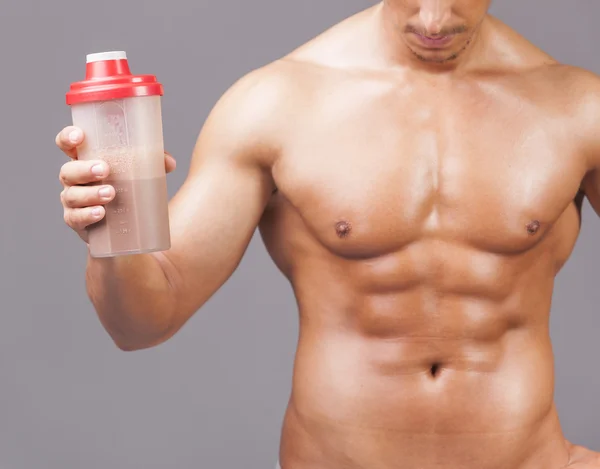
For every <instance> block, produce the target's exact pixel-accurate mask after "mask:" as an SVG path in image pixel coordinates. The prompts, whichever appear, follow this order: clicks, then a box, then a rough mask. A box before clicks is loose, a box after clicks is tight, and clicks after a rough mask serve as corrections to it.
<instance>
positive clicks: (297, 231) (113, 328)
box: [57, 0, 600, 469]
mask: <svg viewBox="0 0 600 469" xmlns="http://www.w3.org/2000/svg"><path fill="white" fill-rule="evenodd" d="M489 3H490V0H386V1H384V2H382V3H379V4H377V5H375V6H373V7H371V8H369V9H367V10H365V11H363V12H361V13H359V14H357V15H355V16H353V17H351V18H348V19H346V20H344V21H343V22H341V23H340V24H338V25H336V26H335V27H333V28H331V29H329V30H328V31H326V32H325V33H323V34H322V35H320V36H319V37H317V38H315V39H313V40H311V41H310V42H308V43H307V44H305V45H303V46H302V47H300V48H298V49H297V50H295V51H293V52H292V53H290V54H289V55H287V56H285V57H283V58H281V59H280V60H277V61H275V62H273V63H270V64H268V65H266V66H264V67H261V68H259V69H256V70H254V71H252V72H250V73H249V74H248V75H247V76H245V77H243V78H242V79H240V80H239V81H238V82H237V83H236V84H235V85H234V86H232V88H231V89H230V90H228V92H227V93H226V94H225V95H224V96H223V97H222V98H221V99H220V100H219V102H218V104H217V105H216V106H215V108H214V109H213V111H212V112H211V113H210V116H209V117H208V119H207V121H206V123H205V124H204V126H203V129H202V131H201V132H200V136H199V139H198V142H197V145H196V148H195V151H194V155H193V158H192V163H191V168H190V172H189V175H188V177H187V179H186V181H185V183H184V184H183V186H182V187H181V189H180V190H179V192H178V193H177V195H176V196H175V197H174V198H173V199H172V201H171V204H170V212H171V217H172V218H171V226H172V245H173V247H172V249H171V250H170V251H167V252H164V253H158V254H145V255H137V256H129V257H119V258H113V259H93V258H89V262H88V267H87V285H88V293H89V296H90V298H91V300H92V302H93V304H94V306H95V308H96V310H97V312H98V314H99V317H100V319H101V321H102V323H103V325H104V327H105V328H106V330H107V331H108V333H109V334H110V336H111V337H112V339H113V340H114V341H115V343H116V344H117V345H118V346H119V347H120V348H121V349H123V350H138V349H142V348H147V347H152V346H156V345H157V344H160V343H162V342H164V341H166V340H167V339H169V338H170V337H172V336H173V335H174V334H175V333H176V332H177V331H178V330H180V328H181V327H182V326H183V325H184V324H185V323H186V321H188V319H189V318H190V317H191V316H192V315H193V314H194V313H195V312H196V311H197V310H198V309H199V308H201V306H202V305H203V304H204V303H205V302H206V301H207V300H208V299H209V298H210V297H211V295H213V294H214V293H215V291H216V290H217V289H218V288H219V287H220V286H221V285H223V283H224V282H225V281H226V280H227V278H228V277H229V276H230V275H231V274H232V272H233V271H234V269H235V268H236V266H237V265H238V263H239V262H240V259H241V257H242V255H243V253H244V251H245V249H246V247H247V245H248V243H249V241H250V239H251V237H252V234H253V233H254V231H255V229H256V228H257V227H259V229H260V232H261V233H262V237H263V239H264V242H265V245H266V247H267V249H268V251H269V253H270V255H271V256H272V258H273V260H274V262H275V263H276V264H277V266H278V267H279V269H280V270H281V272H282V273H283V274H284V275H285V276H286V277H287V278H288V279H289V281H290V282H291V284H292V285H293V288H294V292H295V296H296V299H297V301H298V307H299V315H300V335H299V343H298V350H297V357H296V360H295V365H294V378H293V390H292V394H291V398H290V401H289V407H288V409H287V412H286V417H285V422H284V425H283V431H282V440H281V451H280V463H281V466H282V468H283V469H563V468H570V469H598V468H600V458H599V455H598V454H596V453H594V452H592V451H590V450H586V449H584V448H581V447H577V446H574V445H572V444H571V443H569V442H568V441H566V440H565V437H564V435H563V433H562V430H561V426H560V423H559V419H558V416H557V410H556V407H555V405H554V398H553V388H554V375H553V358H552V350H551V342H550V338H549V310H550V302H551V297H552V289H553V283H554V279H555V276H556V274H557V272H558V271H559V270H560V269H561V267H562V266H563V265H564V263H565V261H566V260H567V258H568V257H569V255H570V253H571V251H572V249H573V246H574V243H575V241H576V238H577V236H578V232H579V229H580V209H581V202H582V200H583V197H584V196H587V197H588V199H589V200H590V202H591V204H592V205H593V206H594V207H595V208H596V210H598V211H599V212H600V131H599V129H600V78H598V77H597V76H595V75H593V74H592V73H590V72H587V71H584V70H581V69H578V68H575V67H571V66H566V65H562V64H559V63H557V62H556V61H555V60H554V59H552V58H551V57H549V56H548V55H546V54H545V53H544V52H542V51H541V50H539V49H538V48H536V47H535V46H533V45H532V44H530V43H529V42H527V41H526V40H525V39H524V38H523V37H521V36H520V35H518V34H517V33H516V32H515V31H513V30H511V29H510V28H508V27H507V26H506V25H505V24H502V23H501V22H500V21H498V20H497V19H495V18H493V17H491V16H490V15H489V14H488V13H487V10H488V8H489ZM71 137H72V139H71ZM83 138H85V136H83V135H82V134H81V131H79V133H78V129H74V128H73V127H67V128H66V129H64V130H63V131H62V132H61V133H60V134H59V135H58V136H57V144H58V146H59V147H60V148H61V149H63V150H64V151H65V152H66V153H67V154H68V155H69V156H70V157H71V158H72V160H73V161H71V162H68V163H67V164H65V165H64V167H63V168H62V170H61V173H60V174H61V176H60V177H61V180H62V182H63V184H64V187H65V190H64V191H63V192H62V201H63V204H64V207H65V220H66V222H67V223H68V224H69V226H71V227H72V228H73V229H74V230H75V231H76V232H77V233H78V234H79V235H80V236H81V237H82V238H83V239H84V241H85V239H86V231H85V228H86V226H88V225H90V224H92V223H94V222H96V221H97V220H99V219H100V218H101V217H102V216H103V213H104V211H103V208H102V207H103V205H104V204H106V203H107V202H108V201H109V200H110V199H111V198H112V197H113V196H114V192H113V190H112V188H111V187H110V186H108V187H107V189H108V197H101V196H100V194H99V193H98V192H97V191H98V188H97V187H91V186H85V185H84V184H86V183H88V182H90V181H95V180H98V179H102V178H103V177H104V176H105V175H106V169H107V168H106V167H105V166H104V167H103V168H104V173H101V174H96V173H93V172H92V171H91V168H92V167H93V166H94V165H95V163H92V162H87V161H77V152H76V148H77V145H78V144H79V143H81V141H82V139H83ZM97 163H98V164H102V163H101V162H97ZM166 165H167V170H168V171H171V170H173V169H174V167H175V163H174V160H173V158H172V157H171V156H169V155H167V156H166ZM115 279H117V280H118V281H115Z"/></svg>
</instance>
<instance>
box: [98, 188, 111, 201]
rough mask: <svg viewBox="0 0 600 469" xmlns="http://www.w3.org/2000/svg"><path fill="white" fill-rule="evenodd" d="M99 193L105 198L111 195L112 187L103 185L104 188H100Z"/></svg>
mask: <svg viewBox="0 0 600 469" xmlns="http://www.w3.org/2000/svg"><path fill="white" fill-rule="evenodd" d="M98 194H99V195H100V197H103V198H105V199H107V198H109V197H110V188H108V187H103V188H102V189H100V190H99V191H98Z"/></svg>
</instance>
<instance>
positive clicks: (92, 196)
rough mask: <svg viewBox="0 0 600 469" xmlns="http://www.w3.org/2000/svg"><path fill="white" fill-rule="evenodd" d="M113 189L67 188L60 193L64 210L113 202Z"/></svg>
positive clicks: (102, 187) (96, 187) (93, 187)
mask: <svg viewBox="0 0 600 469" xmlns="http://www.w3.org/2000/svg"><path fill="white" fill-rule="evenodd" d="M114 197H115V189H114V188H113V187H112V186H106V185H105V186H67V188H66V189H65V190H64V191H62V192H61V201H62V204H63V206H64V207H65V208H84V207H91V206H95V205H104V204H107V203H108V202H110V201H111V200H113V199H114Z"/></svg>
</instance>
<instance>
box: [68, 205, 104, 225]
mask: <svg viewBox="0 0 600 469" xmlns="http://www.w3.org/2000/svg"><path fill="white" fill-rule="evenodd" d="M105 213H106V211H105V210H104V207H102V206H95V207H85V208H68V209H65V215H64V219H65V223H66V224H67V225H68V226H70V227H71V228H73V229H74V230H76V231H81V230H84V229H85V228H87V227H88V226H90V225H92V224H94V223H96V222H98V221H100V220H102V218H104V215H105Z"/></svg>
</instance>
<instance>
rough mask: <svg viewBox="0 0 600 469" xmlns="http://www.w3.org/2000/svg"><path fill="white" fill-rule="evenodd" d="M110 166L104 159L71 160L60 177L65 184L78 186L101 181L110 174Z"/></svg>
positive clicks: (62, 170)
mask: <svg viewBox="0 0 600 469" xmlns="http://www.w3.org/2000/svg"><path fill="white" fill-rule="evenodd" d="M108 173H109V168H108V165H107V164H106V163H105V162H104V161H93V160H90V161H79V160H77V161H69V162H67V163H65V164H64V165H63V166H62V168H61V170H60V175H59V179H60V182H61V183H62V184H63V186H78V185H80V184H89V183H91V182H97V181H101V180H102V179H104V178H105V177H107V176H108Z"/></svg>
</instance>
